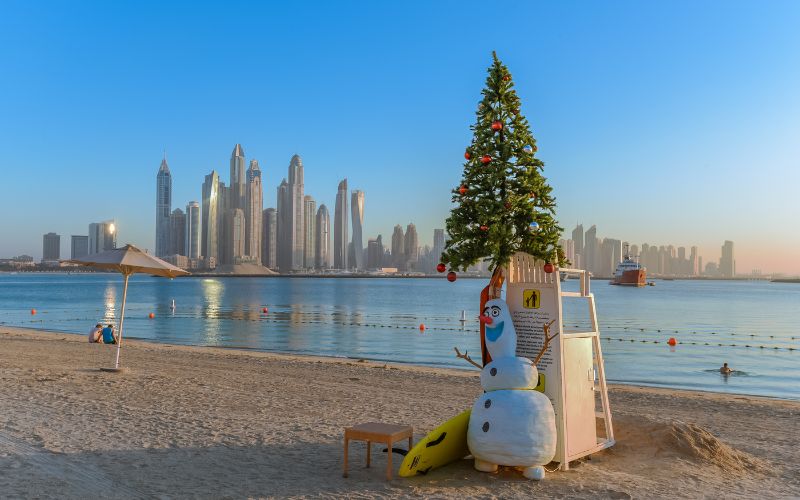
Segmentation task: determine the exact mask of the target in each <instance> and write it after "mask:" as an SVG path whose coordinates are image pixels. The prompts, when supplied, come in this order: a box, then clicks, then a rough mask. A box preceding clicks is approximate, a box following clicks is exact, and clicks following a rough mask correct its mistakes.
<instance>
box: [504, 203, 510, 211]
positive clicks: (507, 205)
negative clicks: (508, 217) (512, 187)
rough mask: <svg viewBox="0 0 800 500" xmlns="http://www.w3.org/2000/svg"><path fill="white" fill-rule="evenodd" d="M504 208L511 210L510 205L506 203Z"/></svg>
mask: <svg viewBox="0 0 800 500" xmlns="http://www.w3.org/2000/svg"><path fill="white" fill-rule="evenodd" d="M505 207H506V210H511V203H510V202H508V201H507V202H506V203H505Z"/></svg>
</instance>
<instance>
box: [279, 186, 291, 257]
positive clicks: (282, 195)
mask: <svg viewBox="0 0 800 500" xmlns="http://www.w3.org/2000/svg"><path fill="white" fill-rule="evenodd" d="M289 195H290V193H289V183H288V182H286V179H283V180H282V181H281V184H280V185H279V186H278V194H277V202H278V211H277V226H276V230H277V233H276V234H277V240H276V241H277V260H278V263H277V265H278V268H279V269H280V270H281V271H283V272H287V271H289V270H291V262H292V248H291V243H292V241H291V238H290V237H289V236H290V235H289V229H290V228H289V221H288V220H287V218H288V216H287V213H288V212H289V210H290V203H289Z"/></svg>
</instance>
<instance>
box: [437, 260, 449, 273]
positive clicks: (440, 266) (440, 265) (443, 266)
mask: <svg viewBox="0 0 800 500" xmlns="http://www.w3.org/2000/svg"><path fill="white" fill-rule="evenodd" d="M445 269H447V268H446V267H445V265H444V264H442V263H441V262H439V265H438V266H436V270H437V271H439V272H440V273H443V272H444V271H445Z"/></svg>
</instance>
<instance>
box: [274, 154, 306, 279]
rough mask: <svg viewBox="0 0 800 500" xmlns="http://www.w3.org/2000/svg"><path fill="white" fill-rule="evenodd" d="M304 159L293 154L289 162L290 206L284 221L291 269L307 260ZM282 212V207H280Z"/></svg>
mask: <svg viewBox="0 0 800 500" xmlns="http://www.w3.org/2000/svg"><path fill="white" fill-rule="evenodd" d="M304 189H305V186H304V183H303V160H302V159H300V156H298V155H294V156H292V160H291V161H290V162H289V200H288V201H289V206H288V210H285V211H284V215H283V216H284V221H285V222H286V223H287V225H288V228H287V229H288V231H287V233H286V235H287V236H288V238H289V242H290V248H291V253H290V259H291V260H290V263H289V268H290V269H302V268H303V264H304V260H305V251H304V248H303V242H304V238H305V232H304V231H303V222H304V219H303V191H304ZM278 213H280V209H278Z"/></svg>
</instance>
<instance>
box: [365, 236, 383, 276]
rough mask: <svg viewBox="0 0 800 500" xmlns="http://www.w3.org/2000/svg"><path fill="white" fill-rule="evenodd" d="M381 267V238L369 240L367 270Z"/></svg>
mask: <svg viewBox="0 0 800 500" xmlns="http://www.w3.org/2000/svg"><path fill="white" fill-rule="evenodd" d="M381 267H383V238H382V237H381V235H380V234H379V235H378V237H377V238H370V239H369V241H368V242H367V269H379V268H381Z"/></svg>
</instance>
